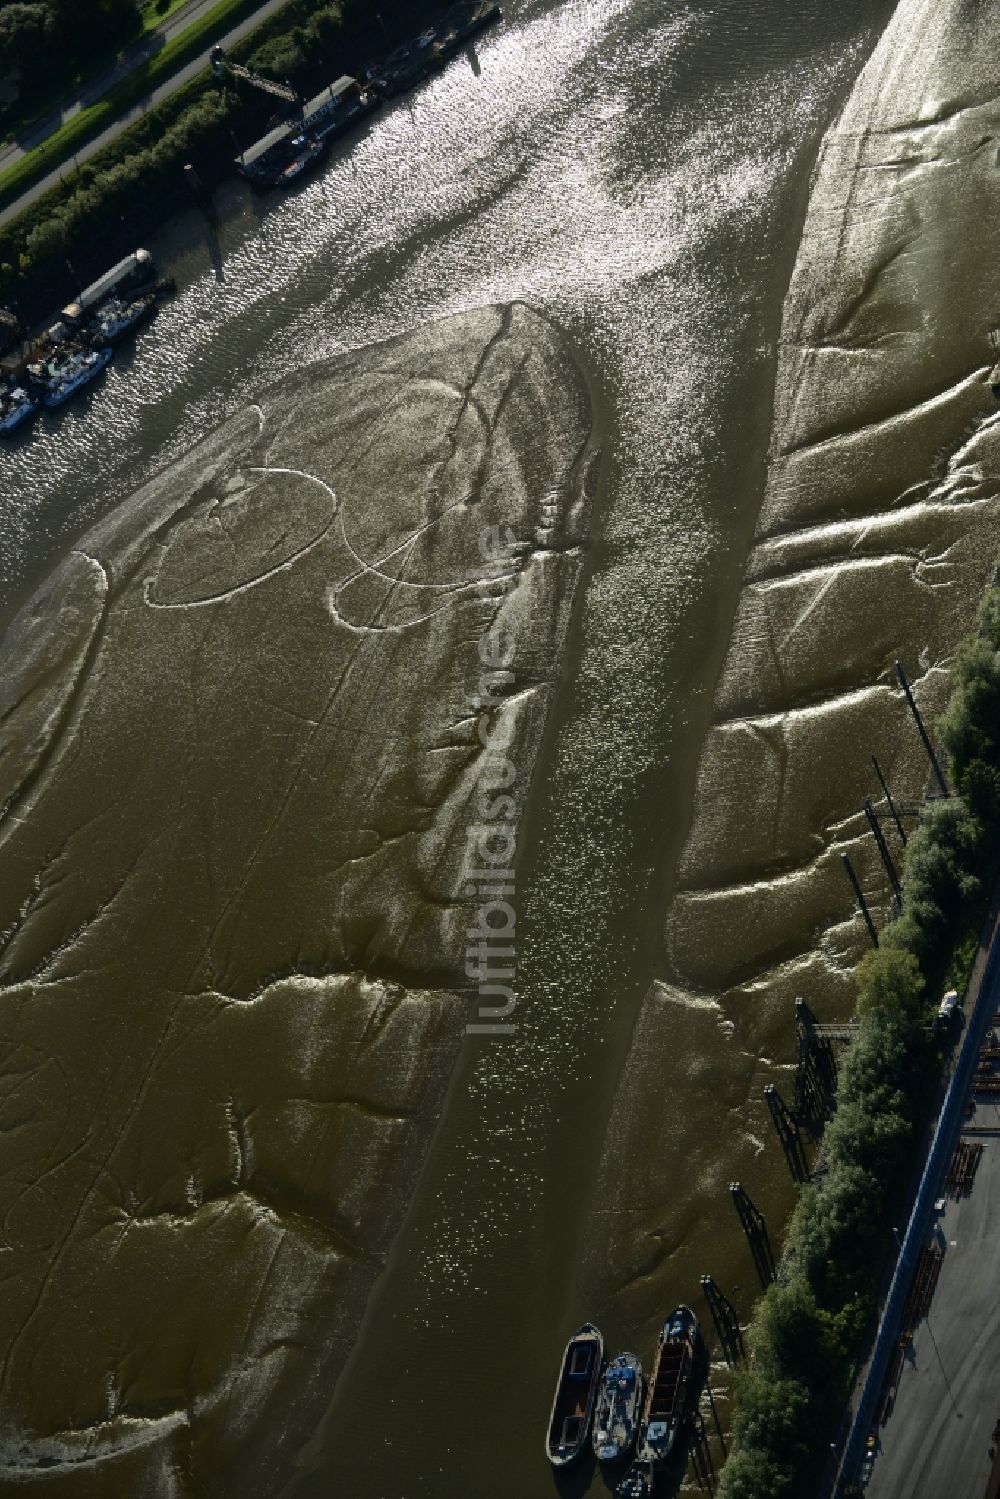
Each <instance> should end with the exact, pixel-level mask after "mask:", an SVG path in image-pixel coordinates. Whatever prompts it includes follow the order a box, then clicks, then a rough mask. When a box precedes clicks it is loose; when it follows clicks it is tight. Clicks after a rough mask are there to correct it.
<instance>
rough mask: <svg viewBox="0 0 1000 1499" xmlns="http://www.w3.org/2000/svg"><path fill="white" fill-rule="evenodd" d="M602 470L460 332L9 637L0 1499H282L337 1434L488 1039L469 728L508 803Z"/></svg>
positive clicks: (373, 354)
mask: <svg viewBox="0 0 1000 1499" xmlns="http://www.w3.org/2000/svg"><path fill="white" fill-rule="evenodd" d="M591 439H592V417H591V408H590V398H589V394H588V391H587V387H586V385H585V383H584V382H583V380H582V378H581V377H580V376H579V374H578V372H577V369H576V366H575V364H574V361H573V356H572V354H571V352H570V351H569V349H568V347H567V346H566V344H565V342H564V341H563V340H562V339H561V337H560V336H559V335H558V334H557V333H556V332H555V330H554V329H553V328H552V326H551V325H550V324H549V323H548V322H547V321H546V320H545V319H544V318H542V317H540V316H539V315H538V314H536V313H533V312H531V311H529V310H528V309H527V308H525V307H522V306H512V307H508V308H505V309H499V310H490V309H487V310H483V311H480V312H474V313H468V314H465V315H461V316H456V317H454V318H452V319H451V320H450V321H448V322H446V323H444V324H438V325H432V326H430V327H429V328H427V329H426V330H423V331H421V332H418V333H414V334H412V335H409V336H406V337H403V338H400V339H397V340H395V341H393V342H390V343H388V344H384V345H377V346H374V347H373V348H372V349H371V350H369V351H368V352H367V353H366V354H365V355H363V356H358V357H354V358H352V359H351V360H350V361H345V360H343V359H339V360H334V361H330V362H328V363H326V364H325V365H317V366H313V367H311V368H310V369H308V370H306V371H303V372H302V373H301V374H300V375H299V376H297V377H296V378H294V379H291V380H288V381H285V382H284V383H283V384H282V385H281V386H280V387H278V388H275V389H271V390H268V391H265V392H264V393H263V394H261V395H260V396H259V398H258V401H256V402H255V403H254V404H253V405H252V406H249V407H247V408H246V409H244V410H241V411H240V412H238V413H236V414H235V415H234V416H233V417H232V418H231V419H230V420H229V421H228V422H227V423H226V424H225V425H223V426H222V427H221V428H220V429H219V430H218V431H217V432H215V433H214V434H213V435H212V436H211V437H209V438H207V439H206V440H205V441H203V442H202V443H201V444H199V445H198V446H196V447H194V448H193V449H192V450H191V451H190V452H189V453H188V454H187V455H186V456H185V457H184V458H183V459H182V460H180V461H178V462H176V463H174V464H172V465H171V466H169V467H168V468H167V469H166V470H165V471H164V472H163V473H162V474H160V475H159V476H158V477H157V478H155V479H153V480H152V481H151V482H150V483H149V484H148V485H146V486H145V487H144V488H143V489H141V490H140V491H139V492H138V493H137V494H136V495H135V496H133V497H132V498H131V499H130V500H128V501H127V502H126V503H125V504H123V505H122V506H121V507H119V509H118V510H117V511H115V512H114V513H113V514H112V516H111V517H110V518H109V519H108V520H107V521H105V522H104V523H103V524H102V525H101V526H99V527H97V528H96V529H95V530H92V531H91V532H89V533H87V534H86V535H85V536H84V537H83V538H82V539H81V540H80V541H78V542H77V544H76V545H75V546H74V547H73V549H72V550H71V552H70V553H69V554H68V556H67V557H66V559H65V561H64V562H63V563H62V565H61V566H60V567H59V568H58V569H57V570H56V572H55V573H54V574H53V576H52V578H51V579H50V581H49V582H48V584H47V585H46V586H45V587H44V588H43V590H42V591H41V592H40V593H38V594H37V595H36V596H35V597H34V598H33V599H32V601H31V602H30V603H29V604H28V605H27V606H26V607H25V609H24V610H23V611H22V612H21V614H20V616H19V617H18V619H17V620H16V621H15V622H14V624H13V626H12V628H11V630H10V632H9V633H8V636H7V638H6V641H5V643H4V647H3V661H2V672H0V680H2V683H3V686H2V690H0V691H2V695H0V713H2V722H3V729H4V734H3V745H2V756H0V777H2V782H0V797H2V805H3V816H2V820H0V931H2V932H3V942H2V952H0V1013H2V1017H3V1025H2V1030H3V1037H2V1050H0V1182H2V1196H0V1220H2V1223H3V1242H2V1254H3V1269H4V1298H3V1307H2V1311H0V1345H2V1348H3V1350H4V1356H3V1364H2V1391H3V1411H4V1422H3V1425H4V1430H3V1445H2V1459H0V1484H3V1485H4V1486H5V1491H9V1490H8V1489H7V1487H6V1486H7V1485H8V1484H10V1485H13V1484H14V1483H15V1482H16V1481H18V1480H20V1481H23V1482H27V1481H29V1480H31V1479H34V1480H37V1481H39V1482H42V1483H44V1484H45V1485H46V1486H47V1487H52V1486H54V1485H55V1486H58V1487H59V1488H60V1491H62V1489H63V1488H64V1487H65V1489H66V1491H67V1492H72V1493H79V1494H86V1495H96V1494H98V1493H100V1494H115V1495H124V1494H128V1495H135V1496H138V1495H146V1494H154V1493H155V1494H157V1495H161V1494H162V1495H173V1494H177V1495H180V1494H191V1493H195V1492H197V1493H212V1494H213V1495H223V1494H245V1493H248V1492H250V1493H254V1494H261V1495H263V1494H269V1493H273V1492H274V1491H275V1487H276V1485H277V1483H278V1481H279V1479H280V1478H281V1477H282V1476H283V1474H284V1471H285V1468H286V1466H287V1463H288V1461H289V1457H290V1453H289V1452H288V1450H287V1444H288V1439H289V1433H292V1434H293V1435H294V1434H295V1433H297V1434H298V1438H299V1439H301V1435H302V1433H303V1432H307V1431H308V1429H309V1420H310V1414H311V1416H312V1419H313V1420H315V1419H317V1418H318V1416H319V1414H320V1412H321V1410H322V1409H323V1406H324V1405H325V1402H326V1398H327V1391H328V1390H329V1388H330V1387H331V1386H332V1383H333V1380H334V1379H335V1377H336V1374H337V1371H338V1368H339V1366H340V1365H341V1364H342V1362H343V1358H344V1356H345V1352H346V1350H347V1348H348V1347H349V1346H350V1343H351V1340H352V1339H353V1336H354V1334H355V1332H356V1327H357V1320H358V1316H359V1314H360V1310H361V1308H362V1306H363V1304H364V1300H365V1298H366V1296H367V1294H368V1292H369V1290H370V1288H371V1286H372V1283H373V1281H374V1280H375V1278H376V1277H377V1276H378V1274H379V1273H380V1271H381V1270H382V1268H383V1265H384V1262H385V1256H386V1253H387V1250H388V1248H389V1245H390V1243H391V1241H392V1238H393V1234H394V1232H395V1230H396V1229H397V1227H398V1225H399V1223H400V1221H401V1218H402V1216H403V1213H404V1211H405V1208H406V1204H407V1201H408V1197H409V1193H410V1190H411V1187H412V1183H413V1181H414V1179H415V1176H416V1174H417V1171H418V1169H419V1166H420V1162H421V1160H422V1157H423V1154H424V1152H425V1150H426V1146H427V1141H428V1138H429V1135H430V1132H431V1130H432V1129H433V1126H434V1124H435V1122H436V1118H437V1114H438V1111H439V1109H440V1104H441V1100H442V1097H443V1093H444V1088H445V1084H446V1081H447V1077H448V1074H449V1072H450V1069H451V1067H452V1065H453V1062H454V1059H455V1056H456V1053H457V1049H458V1045H459V1039H460V1036H461V1034H462V1030H463V1027H464V1024H465V1021H466V1020H467V1019H468V1018H471V1017H470V1016H469V1004H468V997H467V995H465V994H463V993H461V992H460V991H461V990H463V989H464V988H465V987H467V985H466V979H465V975H464V962H463V959H464V950H465V937H464V929H465V927H466V926H467V925H468V923H469V921H470V920H471V917H472V907H471V906H470V905H469V903H468V901H466V900H465V899H463V890H464V889H465V887H466V883H467V871H468V870H469V868H470V866H471V865H474V864H475V863H476V844H475V841H474V840H470V832H471V830H472V829H473V828H474V827H475V825H476V823H477V820H479V819H481V818H482V816H483V815H484V814H483V812H482V794H481V793H482V788H481V782H482V780H483V778H484V761H486V762H489V761H490V760H491V758H492V757H491V756H490V755H489V754H488V753H487V752H486V751H485V750H484V747H483V742H482V740H483V733H482V730H483V726H484V725H488V726H491V727H492V729H493V731H494V732H495V733H496V734H497V735H499V738H500V740H502V741H503V743H504V745H505V747H507V753H508V754H510V755H516V756H517V759H518V764H519V767H520V770H521V781H520V784H519V786H518V787H516V788H514V791H513V795H514V797H515V799H517V798H518V797H520V798H521V799H522V800H523V795H524V792H525V791H526V789H527V786H528V784H529V783H530V777H531V768H532V763H533V760H534V756H535V752H536V748H537V744H538V741H539V736H540V734H541V730H542V725H543V723H544V719H545V715H546V711H547V707H548V703H549V700H550V698H551V683H552V678H553V675H554V674H555V673H557V671H558V667H559V661H560V653H561V644H562V640H563V637H564V634H565V625H566V617H567V613H568V609H569V606H570V602H571V598H572V592H573V586H574V583H575V580H576V578H577V575H578V573H579V570H580V565H581V545H582V543H583V542H584V541H585V539H586V534H587V509H588V506H589V503H590V486H591V485H592V480H593V460H594V456H595V455H594V451H593V447H592V440H591ZM501 532H502V534H503V537H504V541H505V553H504V559H503V563H502V565H501V566H499V567H497V566H494V567H490V566H489V565H488V563H487V561H486V560H485V559H484V550H483V547H482V546H481V537H482V536H483V534H484V533H488V534H489V535H491V536H492V535H499V534H500V533H501ZM484 578H485V580H486V581H485V583H484V584H483V585H482V586H477V585H478V584H479V583H480V580H481V579H484ZM491 630H492V631H496V632H498V638H500V639H502V640H503V641H504V642H505V649H511V648H512V649H515V650H516V653H517V660H516V662H515V663H514V664H512V666H511V670H510V673H509V678H508V679H507V680H505V681H504V683H503V684H502V688H501V689H500V690H498V691H497V692H496V693H495V696H496V699H497V702H496V706H494V707H491V708H489V707H488V708H487V709H486V711H485V712H484V713H483V714H482V716H481V715H480V713H479V712H478V711H477V707H476V705H475V704H474V703H472V702H471V699H472V696H473V693H474V692H475V689H476V684H477V681H478V679H479V677H480V675H481V670H482V668H481V665H480V657H479V649H480V641H481V640H482V638H483V637H484V635H485V634H486V633H487V632H488V631H491ZM485 768H486V769H488V765H487V766H486V767H485ZM68 1350H72V1356H71V1357H70V1356H68V1354H67V1351H68ZM279 1402H281V1403H286V1404H289V1405H291V1404H294V1405H295V1407H296V1420H295V1422H292V1423H287V1424H286V1426H285V1428H284V1432H282V1430H281V1429H276V1428H275V1425H274V1424H273V1423H272V1422H268V1421H267V1420H265V1419H263V1417H264V1415H265V1414H266V1413H268V1412H270V1411H272V1410H273V1409H274V1408H275V1405H276V1404H277V1403H279Z"/></svg>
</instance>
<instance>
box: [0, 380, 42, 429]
mask: <svg viewBox="0 0 1000 1499" xmlns="http://www.w3.org/2000/svg"><path fill="white" fill-rule="evenodd" d="M37 411H38V407H37V406H36V404H35V402H34V401H33V400H32V399H31V396H30V395H29V393H28V391H26V390H25V389H24V386H23V385H15V386H14V387H13V389H11V388H9V387H6V386H2V385H0V434H2V435H3V436H6V435H7V434H8V433H10V432H16V431H17V429H18V427H23V426H24V424H25V422H30V421H31V418H32V417H33V416H35V415H36V413H37Z"/></svg>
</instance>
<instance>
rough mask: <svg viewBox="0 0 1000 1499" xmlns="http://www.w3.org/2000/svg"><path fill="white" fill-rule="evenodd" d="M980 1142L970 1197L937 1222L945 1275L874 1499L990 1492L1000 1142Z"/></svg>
mask: <svg viewBox="0 0 1000 1499" xmlns="http://www.w3.org/2000/svg"><path fill="white" fill-rule="evenodd" d="M975 1122H976V1123H977V1124H994V1125H996V1124H1000V1109H998V1108H997V1107H996V1106H995V1105H986V1106H985V1107H984V1106H982V1105H980V1106H979V1107H978V1108H977V1110H976V1120H975ZM981 1143H982V1144H984V1145H985V1147H986V1148H985V1150H984V1152H983V1156H982V1159H981V1161H980V1163H979V1169H978V1171H977V1173H976V1179H975V1184H974V1186H973V1189H972V1192H971V1194H970V1195H969V1196H968V1197H966V1198H963V1199H962V1200H960V1201H958V1202H951V1201H949V1203H948V1205H947V1207H946V1209H945V1211H944V1213H943V1214H942V1215H941V1216H940V1218H939V1220H938V1224H939V1229H940V1231H941V1233H942V1234H943V1238H944V1243H945V1256H944V1262H943V1264H942V1267H941V1275H940V1278H939V1280H938V1283H937V1289H936V1291H935V1293H934V1299H933V1302H932V1303H931V1309H930V1312H929V1314H928V1316H927V1318H926V1320H925V1321H923V1322H921V1323H920V1324H919V1325H918V1326H917V1328H916V1331H915V1332H914V1335H913V1344H912V1348H911V1349H910V1354H911V1357H910V1358H909V1359H908V1360H907V1362H906V1363H905V1364H904V1366H903V1373H902V1377H901V1378H900V1382H899V1389H898V1392H897V1395H896V1401H895V1405H894V1407H893V1410H892V1415H891V1416H890V1418H889V1422H888V1425H887V1426H885V1427H884V1428H883V1430H882V1431H881V1433H880V1449H881V1450H880V1451H879V1454H878V1456H877V1458H876V1462H875V1471H874V1474H873V1476H872V1480H871V1483H870V1485H869V1488H868V1494H869V1495H870V1499H903V1496H905V1499H942V1496H948V1495H951V1496H953V1499H982V1496H983V1494H984V1493H985V1492H986V1487H987V1484H988V1482H989V1479H990V1472H991V1469H992V1467H993V1463H992V1459H991V1456H990V1445H991V1438H992V1435H993V1428H994V1426H995V1424H996V1421H997V1418H998V1416H1000V1294H998V1293H1000V1269H998V1266H997V1241H998V1238H1000V1137H992V1138H986V1139H983V1140H982V1142H981ZM939 1242H940V1241H939Z"/></svg>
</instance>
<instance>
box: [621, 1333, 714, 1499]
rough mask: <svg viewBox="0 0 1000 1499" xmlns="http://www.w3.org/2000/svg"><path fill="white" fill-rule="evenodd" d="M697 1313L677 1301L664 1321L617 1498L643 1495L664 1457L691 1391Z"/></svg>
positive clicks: (674, 1440) (684, 1414)
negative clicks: (635, 1443) (636, 1442)
mask: <svg viewBox="0 0 1000 1499" xmlns="http://www.w3.org/2000/svg"><path fill="white" fill-rule="evenodd" d="M698 1337H699V1333H698V1318H697V1317H696V1316H695V1314H694V1312H693V1311H692V1310H691V1308H690V1307H687V1306H679V1307H677V1308H676V1310H675V1311H673V1312H671V1314H670V1316H669V1317H668V1318H667V1320H666V1321H665V1322H664V1324H663V1326H662V1328H661V1329H660V1339H659V1342H658V1343H657V1345H656V1355H655V1357H654V1359H653V1369H652V1373H651V1374H650V1376H649V1385H648V1386H647V1389H646V1403H645V1406H644V1407H643V1412H642V1425H641V1427H640V1430H639V1446H638V1451H637V1452H636V1459H635V1462H634V1463H633V1464H632V1467H631V1468H630V1469H629V1471H628V1473H627V1474H626V1475H625V1478H624V1479H623V1480H622V1482H621V1484H620V1485H619V1486H618V1490H617V1493H618V1496H619V1499H646V1496H647V1495H649V1494H651V1493H652V1492H653V1480H654V1476H655V1473H656V1470H657V1469H658V1468H660V1467H662V1466H663V1464H664V1463H665V1462H666V1461H667V1459H668V1458H669V1457H670V1454H671V1453H672V1452H673V1450H674V1447H675V1446H676V1444H677V1438H678V1436H679V1434H680V1432H681V1429H682V1427H683V1426H684V1422H685V1420H686V1419H687V1417H688V1414H689V1413H690V1409H691V1401H692V1399H693V1397H694V1393H695V1388H694V1359H695V1353H696V1352H697V1348H698Z"/></svg>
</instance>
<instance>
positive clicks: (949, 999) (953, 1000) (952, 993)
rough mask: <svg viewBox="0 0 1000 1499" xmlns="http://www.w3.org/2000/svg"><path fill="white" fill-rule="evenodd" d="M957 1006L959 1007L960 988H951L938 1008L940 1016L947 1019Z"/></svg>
mask: <svg viewBox="0 0 1000 1499" xmlns="http://www.w3.org/2000/svg"><path fill="white" fill-rule="evenodd" d="M957 1007H958V990H957V989H949V990H948V993H947V994H946V995H945V997H944V999H942V1001H941V1004H940V1006H939V1008H938V1014H939V1015H940V1017H941V1019H942V1020H947V1019H948V1016H949V1015H950V1014H951V1013H952V1011H953V1010H955V1009H957Z"/></svg>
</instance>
